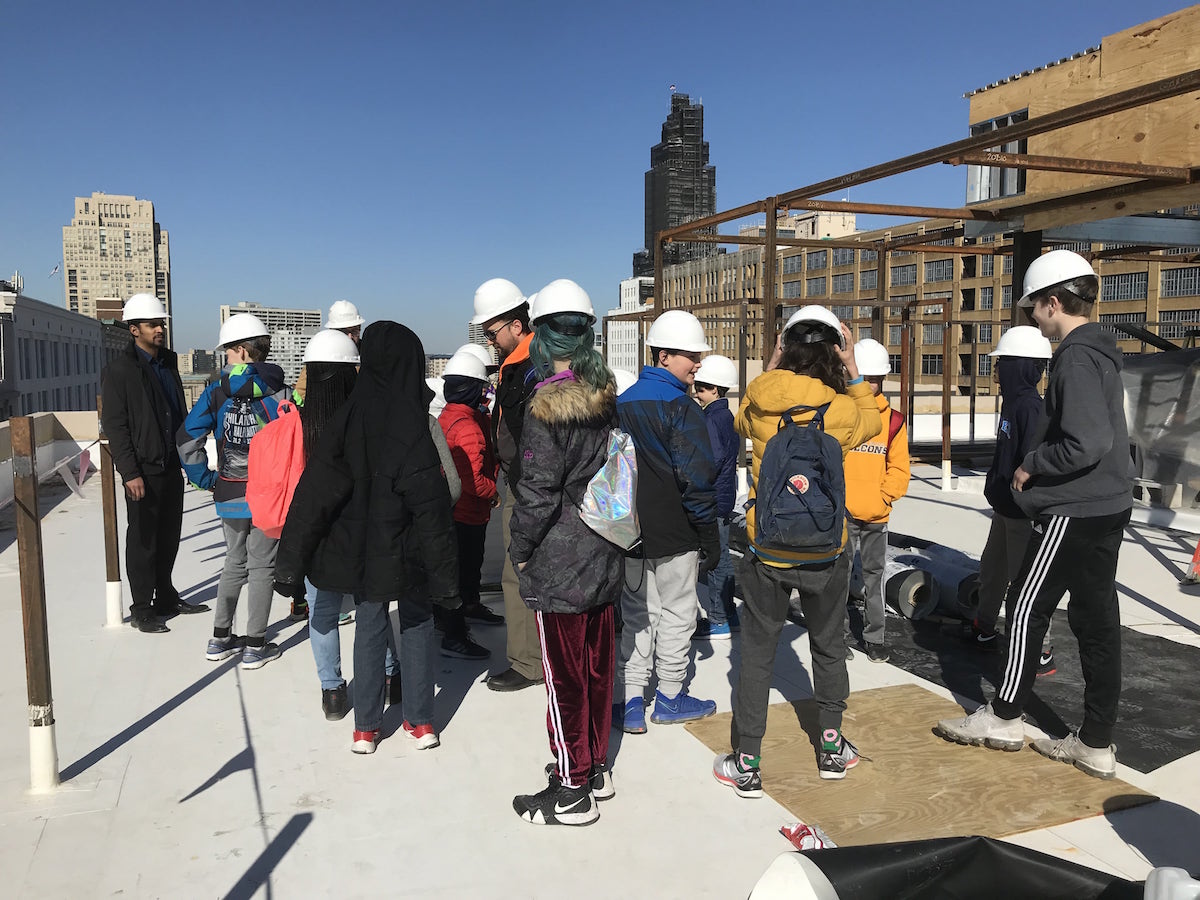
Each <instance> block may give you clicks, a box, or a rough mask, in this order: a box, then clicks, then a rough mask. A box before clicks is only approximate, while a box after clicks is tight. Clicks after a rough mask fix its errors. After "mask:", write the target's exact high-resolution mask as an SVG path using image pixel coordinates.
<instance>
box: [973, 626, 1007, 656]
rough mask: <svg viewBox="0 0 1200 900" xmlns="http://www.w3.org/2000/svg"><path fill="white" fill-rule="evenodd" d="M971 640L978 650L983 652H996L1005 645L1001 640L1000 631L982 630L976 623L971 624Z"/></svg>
mask: <svg viewBox="0 0 1200 900" xmlns="http://www.w3.org/2000/svg"><path fill="white" fill-rule="evenodd" d="M970 641H971V643H972V644H973V645H974V647H975V649H976V650H979V651H982V652H983V653H995V652H997V651H998V650H1001V649H1003V647H1004V644H1003V643H1002V642H1001V641H1000V632H998V631H980V630H979V629H978V628H976V627H975V626H974V625H972V626H971V637H970Z"/></svg>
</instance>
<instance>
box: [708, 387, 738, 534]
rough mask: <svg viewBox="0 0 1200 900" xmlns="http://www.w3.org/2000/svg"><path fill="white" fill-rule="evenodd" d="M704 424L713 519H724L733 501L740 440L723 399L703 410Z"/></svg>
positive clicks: (715, 401)
mask: <svg viewBox="0 0 1200 900" xmlns="http://www.w3.org/2000/svg"><path fill="white" fill-rule="evenodd" d="M704 422H705V424H706V425H708V439H709V440H710V441H711V442H712V449H713V456H714V457H715V458H716V465H717V518H718V519H725V518H728V516H729V515H730V514H731V513H732V512H733V501H734V500H735V499H736V498H737V457H738V446H739V445H740V444H741V443H742V439H741V438H740V437H738V433H737V431H736V430H735V429H734V427H733V413H731V412H730V411H729V401H728V400H726V399H725V398H724V397H722V398H721V399H719V400H714V401H713V402H712V403H710V404H708V406H706V407H704Z"/></svg>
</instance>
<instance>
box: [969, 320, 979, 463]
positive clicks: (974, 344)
mask: <svg viewBox="0 0 1200 900" xmlns="http://www.w3.org/2000/svg"><path fill="white" fill-rule="evenodd" d="M978 327H979V326H978V325H977V324H972V325H971V329H972V330H971V423H970V432H971V452H972V453H973V452H974V448H975V388H976V382H975V373H976V372H977V371H978V370H979V343H978V341H977V340H976V338H977V335H976V334H975V330H974V329H976V328H978Z"/></svg>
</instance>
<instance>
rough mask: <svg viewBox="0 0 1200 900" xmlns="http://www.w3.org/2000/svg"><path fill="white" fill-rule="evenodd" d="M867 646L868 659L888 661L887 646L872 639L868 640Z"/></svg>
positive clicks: (878, 661)
mask: <svg viewBox="0 0 1200 900" xmlns="http://www.w3.org/2000/svg"><path fill="white" fill-rule="evenodd" d="M866 646H867V659H869V660H870V661H871V662H877V663H882V662H887V661H888V658H889V656H888V651H887V647H885V646H884V645H883V644H876V643H874V642H872V641H867V642H866Z"/></svg>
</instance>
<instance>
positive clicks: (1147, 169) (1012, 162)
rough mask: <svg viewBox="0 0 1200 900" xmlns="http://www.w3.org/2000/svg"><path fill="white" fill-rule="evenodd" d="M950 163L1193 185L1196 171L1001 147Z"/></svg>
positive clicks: (970, 154) (976, 152) (953, 164)
mask: <svg viewBox="0 0 1200 900" xmlns="http://www.w3.org/2000/svg"><path fill="white" fill-rule="evenodd" d="M943 162H944V163H945V164H946V165H949V166H963V165H968V166H990V167H992V168H996V169H1035V170H1038V171H1043V172H1070V173H1075V174H1078V175H1115V176H1123V177H1129V178H1149V179H1153V180H1155V181H1173V182H1177V183H1179V184H1192V183H1193V182H1195V181H1196V180H1197V170H1196V169H1189V168H1186V167H1184V166H1148V165H1144V164H1143V163H1126V162H1115V161H1112V160H1100V159H1079V158H1077V157H1070V156H1037V155H1034V154H1030V153H1003V152H1001V151H998V150H984V151H974V152H971V153H963V154H961V155H959V156H955V157H953V158H951V159H946V160H943Z"/></svg>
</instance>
